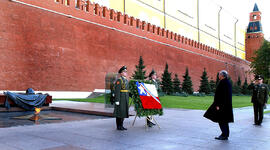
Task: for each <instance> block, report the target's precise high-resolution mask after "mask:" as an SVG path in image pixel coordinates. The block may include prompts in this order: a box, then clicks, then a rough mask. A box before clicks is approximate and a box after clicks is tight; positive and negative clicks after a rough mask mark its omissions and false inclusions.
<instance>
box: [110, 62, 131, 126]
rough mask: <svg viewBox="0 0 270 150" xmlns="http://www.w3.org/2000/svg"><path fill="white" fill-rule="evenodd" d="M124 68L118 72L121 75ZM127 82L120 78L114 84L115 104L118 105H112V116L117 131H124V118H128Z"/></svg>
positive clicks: (122, 77)
mask: <svg viewBox="0 0 270 150" xmlns="http://www.w3.org/2000/svg"><path fill="white" fill-rule="evenodd" d="M125 69H126V67H125V66H124V67H122V68H121V69H120V70H119V73H121V72H122V71H123V70H125ZM128 89H129V87H128V80H127V79H126V78H125V77H124V76H121V77H119V78H118V79H117V81H116V83H115V102H119V105H116V104H115V105H114V112H113V114H114V116H115V117H116V126H117V130H126V128H124V126H123V122H124V118H128V117H129V115H128V111H129V110H128V104H129V92H128Z"/></svg>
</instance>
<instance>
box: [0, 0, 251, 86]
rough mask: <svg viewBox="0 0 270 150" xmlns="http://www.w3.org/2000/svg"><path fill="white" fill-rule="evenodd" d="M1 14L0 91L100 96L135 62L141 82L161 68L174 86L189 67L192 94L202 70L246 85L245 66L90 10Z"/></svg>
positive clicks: (7, 3)
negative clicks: (114, 75) (111, 78)
mask: <svg viewBox="0 0 270 150" xmlns="http://www.w3.org/2000/svg"><path fill="white" fill-rule="evenodd" d="M65 2H66V3H65ZM0 6H1V10H0V20H1V22H0V51H1V54H0V60H1V63H0V68H1V72H0V78H1V84H0V89H1V90H15V91H23V90H25V89H27V88H29V87H31V88H33V89H34V90H36V91H93V90H94V89H104V86H105V76H106V74H107V73H110V72H117V71H118V69H119V68H120V67H121V66H123V65H126V66H127V67H128V71H129V72H128V75H129V77H130V76H131V75H132V74H133V72H134V70H135V65H137V64H138V60H139V57H140V56H143V59H144V64H145V66H146V70H147V74H149V72H150V71H151V70H152V68H154V69H155V70H156V71H157V73H158V76H159V78H161V74H162V73H163V71H164V68H165V64H166V62H167V63H168V65H169V72H172V75H173V77H174V74H175V73H177V74H178V76H179V77H180V80H181V82H182V81H183V78H182V76H183V75H184V72H185V68H186V67H188V68H189V73H190V76H191V79H192V81H193V88H194V89H195V91H197V90H198V87H199V85H200V76H201V75H202V72H203V69H204V68H206V71H207V73H208V76H209V79H211V78H212V79H214V80H215V79H216V75H217V72H218V71H220V70H223V69H225V70H227V71H228V72H229V74H230V76H231V78H232V80H233V81H236V80H237V77H238V76H240V77H241V80H242V81H244V78H245V77H247V78H248V81H250V80H251V74H249V70H250V68H249V64H250V62H248V61H246V60H244V59H241V58H238V57H235V56H233V55H230V54H227V53H224V52H222V51H219V50H216V49H214V48H211V47H209V46H207V45H205V44H203V43H198V42H196V41H194V40H192V39H188V38H186V37H184V36H182V35H180V34H176V33H173V32H171V31H169V30H166V29H164V28H160V27H158V26H155V25H152V24H150V23H146V22H145V21H143V20H139V19H136V18H134V17H132V16H128V15H123V14H122V13H120V12H115V11H114V10H113V9H108V8H106V7H101V6H99V5H98V4H95V3H89V2H88V3H87V4H86V5H81V4H80V1H79V2H78V4H77V6H78V8H75V7H73V6H75V2H74V1H64V0H59V2H55V1H54V0H42V1H37V0H18V1H17V0H1V1H0ZM247 15H248V14H247Z"/></svg>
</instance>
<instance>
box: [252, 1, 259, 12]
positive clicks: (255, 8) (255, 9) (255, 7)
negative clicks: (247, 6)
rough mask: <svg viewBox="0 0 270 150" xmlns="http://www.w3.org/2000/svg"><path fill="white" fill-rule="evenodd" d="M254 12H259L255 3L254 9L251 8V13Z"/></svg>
mask: <svg viewBox="0 0 270 150" xmlns="http://www.w3.org/2000/svg"><path fill="white" fill-rule="evenodd" d="M255 11H259V8H258V6H257V4H256V3H255V5H254V8H253V12H255Z"/></svg>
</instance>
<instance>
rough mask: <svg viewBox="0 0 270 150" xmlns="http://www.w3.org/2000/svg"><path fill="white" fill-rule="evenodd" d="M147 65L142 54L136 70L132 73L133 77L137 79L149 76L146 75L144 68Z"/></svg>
mask: <svg viewBox="0 0 270 150" xmlns="http://www.w3.org/2000/svg"><path fill="white" fill-rule="evenodd" d="M144 68H145V66H144V65H143V58H142V56H140V59H139V64H138V66H137V65H136V70H135V72H134V74H133V75H132V78H133V79H135V80H144V79H146V78H147V77H146V76H145V72H146V71H145V70H144Z"/></svg>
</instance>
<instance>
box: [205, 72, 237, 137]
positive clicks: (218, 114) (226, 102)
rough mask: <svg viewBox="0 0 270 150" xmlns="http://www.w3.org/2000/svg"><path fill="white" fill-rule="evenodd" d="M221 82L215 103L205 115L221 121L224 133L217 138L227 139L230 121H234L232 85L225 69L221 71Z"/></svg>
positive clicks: (220, 125) (214, 120)
mask: <svg viewBox="0 0 270 150" xmlns="http://www.w3.org/2000/svg"><path fill="white" fill-rule="evenodd" d="M219 79H220V81H219V83H218V85H217V88H216V92H215V97H214V102H213V104H212V105H211V106H210V107H209V108H208V110H207V111H206V112H205V114H204V117H205V118H207V119H210V120H212V121H213V122H217V123H219V127H220V129H221V131H222V134H221V135H220V136H219V137H216V138H215V139H218V140H227V139H228V137H229V132H230V131H229V122H233V121H234V119H233V109H232V85H231V83H230V81H229V80H228V73H227V71H225V70H222V71H220V72H219Z"/></svg>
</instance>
